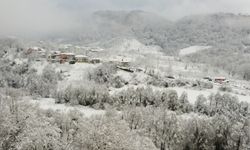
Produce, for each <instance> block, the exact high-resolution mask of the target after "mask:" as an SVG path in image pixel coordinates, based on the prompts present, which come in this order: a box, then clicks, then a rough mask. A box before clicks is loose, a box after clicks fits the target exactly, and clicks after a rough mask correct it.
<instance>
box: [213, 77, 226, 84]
mask: <svg viewBox="0 0 250 150" xmlns="http://www.w3.org/2000/svg"><path fill="white" fill-rule="evenodd" d="M225 81H226V77H215V78H214V82H215V83H220V84H222V83H224V82H225Z"/></svg>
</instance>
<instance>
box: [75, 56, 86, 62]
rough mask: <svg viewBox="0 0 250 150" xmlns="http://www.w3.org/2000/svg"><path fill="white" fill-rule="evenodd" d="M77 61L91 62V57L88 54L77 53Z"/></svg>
mask: <svg viewBox="0 0 250 150" xmlns="http://www.w3.org/2000/svg"><path fill="white" fill-rule="evenodd" d="M75 58H76V62H78V63H88V62H89V57H88V56H86V55H76V56H75Z"/></svg>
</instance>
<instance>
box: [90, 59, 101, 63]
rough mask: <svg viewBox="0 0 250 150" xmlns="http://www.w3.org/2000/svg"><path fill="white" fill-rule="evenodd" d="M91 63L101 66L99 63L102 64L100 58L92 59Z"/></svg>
mask: <svg viewBox="0 0 250 150" xmlns="http://www.w3.org/2000/svg"><path fill="white" fill-rule="evenodd" d="M90 63H92V64H99V63H101V59H99V58H92V59H91V60H90Z"/></svg>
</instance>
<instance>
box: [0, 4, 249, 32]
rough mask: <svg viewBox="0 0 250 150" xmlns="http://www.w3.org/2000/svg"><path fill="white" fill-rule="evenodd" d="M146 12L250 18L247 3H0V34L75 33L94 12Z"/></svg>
mask: <svg viewBox="0 0 250 150" xmlns="http://www.w3.org/2000/svg"><path fill="white" fill-rule="evenodd" d="M134 9H137V10H138V9H139V10H145V11H150V12H154V13H157V14H160V15H161V16H165V17H166V18H168V19H171V20H175V19H179V18H181V17H183V16H187V15H192V14H201V13H215V12H232V13H244V14H250V0H0V22H1V23H0V34H1V35H15V34H22V35H25V34H27V35H29V34H31V33H33V34H46V33H53V32H61V31H65V30H70V29H76V28H78V27H79V26H82V24H81V25H80V24H79V20H81V18H83V16H85V15H88V14H89V13H90V12H92V11H95V10H134Z"/></svg>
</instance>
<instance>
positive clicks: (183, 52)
mask: <svg viewBox="0 0 250 150" xmlns="http://www.w3.org/2000/svg"><path fill="white" fill-rule="evenodd" d="M209 48H211V46H190V47H187V48H184V49H181V50H180V53H179V55H180V56H186V55H190V54H193V53H197V52H199V51H203V50H207V49H209Z"/></svg>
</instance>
